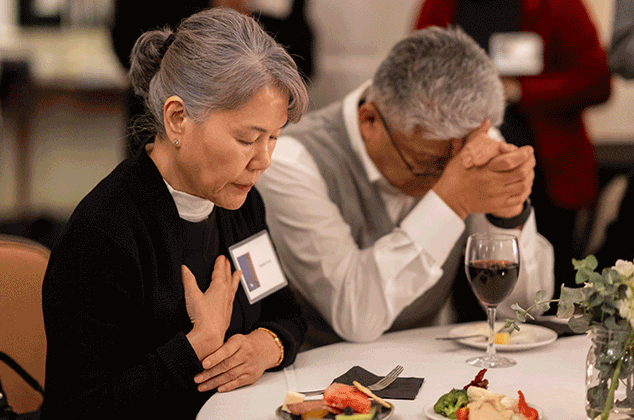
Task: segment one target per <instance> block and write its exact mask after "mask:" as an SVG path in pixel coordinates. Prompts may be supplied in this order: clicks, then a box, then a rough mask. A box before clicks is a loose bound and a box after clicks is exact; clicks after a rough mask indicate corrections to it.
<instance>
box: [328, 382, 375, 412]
mask: <svg viewBox="0 0 634 420" xmlns="http://www.w3.org/2000/svg"><path fill="white" fill-rule="evenodd" d="M324 402H325V403H326V405H327V406H329V407H331V408H336V409H339V410H343V409H344V408H346V407H351V408H352V409H353V410H354V411H355V413H361V414H367V413H369V412H370V407H371V406H372V403H371V402H370V398H369V397H368V396H367V395H365V394H364V393H363V392H361V391H359V390H358V389H357V388H355V387H354V386H350V385H345V384H339V383H336V382H335V383H333V384H331V385H330V386H329V387H328V388H326V390H325V391H324Z"/></svg>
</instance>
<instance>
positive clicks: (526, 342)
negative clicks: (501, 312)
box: [449, 322, 557, 351]
mask: <svg viewBox="0 0 634 420" xmlns="http://www.w3.org/2000/svg"><path fill="white" fill-rule="evenodd" d="M503 326H504V323H503V322H496V324H495V330H496V331H497V330H499V329H500V328H501V327H503ZM519 327H520V330H519V331H513V332H512V333H511V335H510V337H509V343H508V344H496V345H495V349H496V350H498V351H521V350H530V349H533V348H535V347H542V346H546V345H548V344H550V343H552V342H553V341H555V340H556V339H557V333H556V332H555V331H553V330H551V329H550V328H546V327H541V326H539V325H532V324H520V325H519ZM488 331H489V327H488V325H487V323H486V322H474V323H470V324H465V325H461V326H459V327H456V328H453V329H452V330H451V331H449V336H453V337H458V336H461V335H470V334H485V335H486V334H488ZM457 341H458V342H459V343H461V344H464V345H465V346H470V347H475V348H478V349H482V350H486V348H487V340H486V337H484V336H482V337H472V338H463V339H461V340H457Z"/></svg>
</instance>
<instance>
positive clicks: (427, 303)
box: [283, 102, 468, 347]
mask: <svg viewBox="0 0 634 420" xmlns="http://www.w3.org/2000/svg"><path fill="white" fill-rule="evenodd" d="M283 135H284V136H291V137H294V138H295V139H297V140H298V141H299V142H301V143H302V144H303V145H304V147H305V148H306V149H307V150H308V152H309V153H310V154H311V156H312V157H313V159H314V160H315V162H316V164H317V166H318V167H319V171H320V172H321V175H322V177H323V178H324V180H325V182H326V185H327V187H328V195H329V197H330V199H331V200H332V201H333V202H334V203H335V204H336V205H337V207H338V208H339V211H340V212H341V215H342V217H343V219H344V220H345V221H346V223H347V224H348V225H349V226H350V229H351V233H352V235H353V237H354V240H355V242H356V243H357V246H358V247H359V248H360V249H365V248H368V247H371V246H373V245H374V243H375V242H376V241H377V240H378V239H379V238H381V237H382V236H385V235H387V234H389V233H391V232H392V231H393V229H394V228H395V225H394V223H393V222H392V221H391V220H390V217H389V215H388V213H387V210H386V207H385V203H384V201H383V197H382V196H381V194H380V191H379V188H380V187H379V186H378V185H377V184H376V183H375V184H372V183H370V181H369V180H368V177H367V174H366V172H365V169H364V168H363V165H362V163H361V160H360V158H359V157H358V156H357V155H356V154H355V152H354V150H353V148H352V145H351V144H350V140H349V138H348V133H347V131H346V127H345V123H344V119H343V110H342V103H341V102H337V103H334V104H332V105H330V106H328V107H326V108H323V109H321V110H318V111H315V112H311V113H309V114H308V115H306V116H305V117H304V118H303V119H302V120H301V121H300V122H299V123H298V124H295V125H293V126H290V127H288V128H287V129H285V130H284V132H283ZM463 236H464V235H463ZM461 243H462V241H458V244H461ZM461 252H462V249H461V248H460V247H459V246H455V247H454V249H453V250H452V251H451V253H450V255H449V257H448V258H447V261H446V262H445V264H444V265H443V270H444V274H443V276H442V277H441V279H440V280H439V281H438V282H437V283H436V284H435V285H434V286H433V287H432V288H431V289H429V290H428V291H426V292H425V293H424V294H423V295H422V296H419V297H418V298H417V299H416V300H415V301H414V302H413V303H412V304H410V305H409V306H408V307H406V308H405V309H404V310H403V311H402V312H401V313H400V314H399V316H398V317H397V319H396V320H395V321H394V323H393V324H392V327H391V328H390V330H391V331H392V330H402V329H407V328H416V327H422V326H428V325H431V324H433V323H434V322H435V319H436V317H437V315H438V313H439V311H440V309H441V308H442V306H443V305H444V304H445V302H446V301H447V298H448V296H449V294H450V292H451V286H452V283H453V280H454V277H455V275H456V271H457V269H458V268H459V267H460V264H459V258H460V255H461ZM467 287H468V286H467ZM303 303H304V304H305V305H307V307H308V318H309V331H308V334H309V335H310V334H311V330H313V331H312V332H313V333H316V331H314V328H315V327H317V329H318V330H319V331H320V334H319V335H320V338H319V339H318V340H319V341H320V343H318V344H323V343H322V342H323V341H326V342H327V343H330V342H334V341H338V340H337V339H335V338H334V337H326V336H327V335H328V333H326V331H325V330H329V332H330V333H332V334H334V331H332V329H330V328H329V327H327V326H326V322H325V321H324V320H323V318H321V316H319V315H318V314H317V313H316V311H315V310H314V308H312V307H311V306H310V304H308V303H307V302H303ZM315 324H319V325H317V326H316V325H315ZM335 337H336V335H335ZM311 339H317V337H310V336H309V337H308V340H309V342H310V340H311ZM315 344H317V343H315ZM312 346H313V345H312V344H311V343H309V344H308V346H307V347H312Z"/></svg>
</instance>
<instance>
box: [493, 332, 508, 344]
mask: <svg viewBox="0 0 634 420" xmlns="http://www.w3.org/2000/svg"><path fill="white" fill-rule="evenodd" d="M493 341H494V342H495V344H508V343H509V342H510V341H511V336H510V335H509V333H497V334H495V336H494V337H493Z"/></svg>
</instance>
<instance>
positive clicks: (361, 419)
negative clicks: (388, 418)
mask: <svg viewBox="0 0 634 420" xmlns="http://www.w3.org/2000/svg"><path fill="white" fill-rule="evenodd" d="M375 414H376V405H375V406H372V408H370V411H369V412H368V413H367V414H360V413H353V414H346V413H345V411H344V412H343V413H341V414H337V415H336V416H335V420H372V419H373V418H374V415H375Z"/></svg>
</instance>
